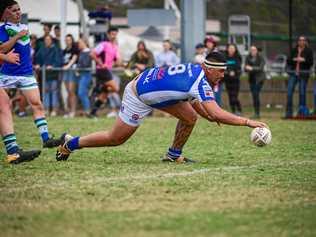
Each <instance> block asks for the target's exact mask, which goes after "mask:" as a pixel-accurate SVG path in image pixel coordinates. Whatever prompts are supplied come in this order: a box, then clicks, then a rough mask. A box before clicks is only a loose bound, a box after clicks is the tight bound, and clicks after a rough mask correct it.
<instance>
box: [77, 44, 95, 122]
mask: <svg viewBox="0 0 316 237" xmlns="http://www.w3.org/2000/svg"><path fill="white" fill-rule="evenodd" d="M78 48H79V50H80V53H79V58H78V64H77V68H78V69H79V81H78V97H79V99H80V102H81V104H82V107H83V110H84V112H85V114H86V115H87V116H88V115H89V112H90V100H89V89H90V85H91V80H92V75H91V71H90V69H91V66H92V61H91V57H90V49H89V47H88V43H87V42H86V41H85V40H84V39H79V40H78Z"/></svg>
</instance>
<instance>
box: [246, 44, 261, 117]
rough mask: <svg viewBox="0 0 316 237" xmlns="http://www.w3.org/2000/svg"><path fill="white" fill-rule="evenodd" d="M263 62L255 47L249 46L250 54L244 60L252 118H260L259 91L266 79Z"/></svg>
mask: <svg viewBox="0 0 316 237" xmlns="http://www.w3.org/2000/svg"><path fill="white" fill-rule="evenodd" d="M264 66H265V61H264V58H263V57H262V56H261V55H260V54H259V51H258V48H257V47H256V46H254V45H253V46H251V48H250V54H249V55H248V56H247V58H246V62H245V71H246V72H248V75H249V85H250V90H251V95H252V99H253V106H254V112H255V114H254V118H260V91H261V89H262V86H263V82H264V80H265V79H266V76H265V73H264Z"/></svg>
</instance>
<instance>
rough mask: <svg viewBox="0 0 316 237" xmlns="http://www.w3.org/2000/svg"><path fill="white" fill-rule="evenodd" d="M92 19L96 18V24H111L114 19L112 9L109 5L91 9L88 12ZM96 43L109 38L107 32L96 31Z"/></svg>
mask: <svg viewBox="0 0 316 237" xmlns="http://www.w3.org/2000/svg"><path fill="white" fill-rule="evenodd" d="M88 16H89V18H90V19H94V20H95V23H96V25H107V26H108V27H109V26H110V23H111V19H112V11H111V10H110V8H109V6H108V5H104V6H99V7H98V8H97V10H96V11H91V12H89V14H88ZM94 38H95V43H99V42H102V41H105V40H108V38H107V34H106V32H98V33H94Z"/></svg>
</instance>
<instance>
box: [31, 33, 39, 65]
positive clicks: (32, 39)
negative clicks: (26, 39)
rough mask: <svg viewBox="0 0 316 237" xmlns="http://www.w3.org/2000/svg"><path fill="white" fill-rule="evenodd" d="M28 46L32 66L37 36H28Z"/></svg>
mask: <svg viewBox="0 0 316 237" xmlns="http://www.w3.org/2000/svg"><path fill="white" fill-rule="evenodd" d="M30 40H31V42H30V45H31V57H32V62H33V65H34V57H35V50H36V42H37V36H36V35H35V34H31V35H30Z"/></svg>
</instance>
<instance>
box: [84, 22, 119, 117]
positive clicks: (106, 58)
mask: <svg viewBox="0 0 316 237" xmlns="http://www.w3.org/2000/svg"><path fill="white" fill-rule="evenodd" d="M117 34H118V28H116V27H111V28H109V29H108V31H107V37H108V39H109V41H103V42H101V43H100V44H98V45H97V47H96V48H94V49H93V50H92V51H91V54H90V55H91V57H92V59H93V60H94V61H95V62H96V64H97V65H96V67H97V69H96V78H97V82H96V87H95V88H94V93H95V94H96V99H95V102H94V104H93V108H92V110H91V113H90V115H91V116H93V117H95V116H96V114H97V111H98V110H99V108H100V107H101V106H102V104H104V103H105V102H106V100H107V97H108V94H109V93H112V92H114V93H118V92H119V87H118V85H117V83H116V82H115V81H114V80H113V75H112V72H111V70H112V67H113V65H114V63H116V64H117V65H121V59H120V55H119V51H118V45H117Z"/></svg>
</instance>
